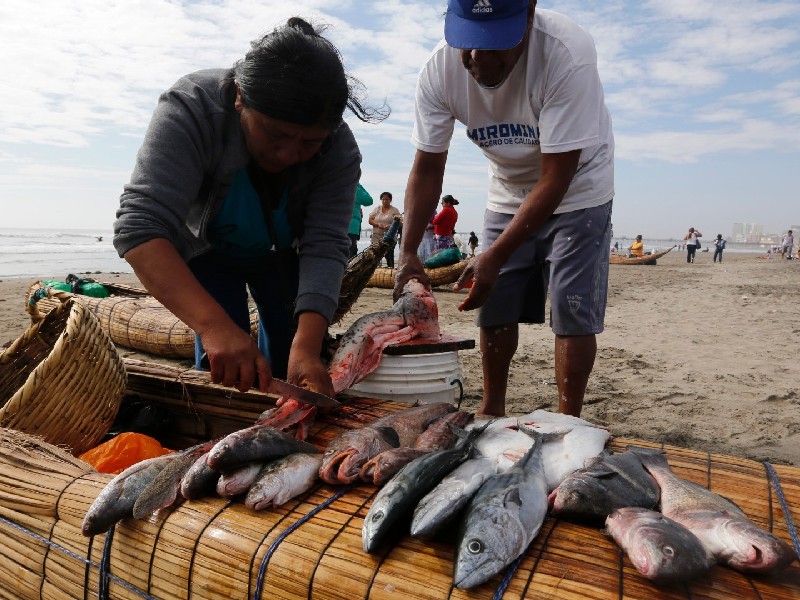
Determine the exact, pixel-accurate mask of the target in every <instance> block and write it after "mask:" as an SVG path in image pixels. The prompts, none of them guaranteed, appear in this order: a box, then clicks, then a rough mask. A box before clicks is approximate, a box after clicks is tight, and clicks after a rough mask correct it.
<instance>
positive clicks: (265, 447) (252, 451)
mask: <svg viewBox="0 0 800 600" xmlns="http://www.w3.org/2000/svg"><path fill="white" fill-rule="evenodd" d="M316 451H317V450H316V448H315V447H314V446H313V445H311V444H309V443H308V442H302V441H300V440H296V439H294V438H293V437H292V436H291V435H289V434H288V433H285V432H283V431H279V430H277V429H273V428H272V427H269V426H265V425H253V426H251V427H247V428H245V429H241V430H239V431H234V432H233V433H231V434H228V435H227V436H225V437H224V438H222V439H221V440H220V441H219V442H217V444H216V445H215V446H214V447H213V448H211V451H210V452H209V453H208V457H207V458H206V462H207V463H208V466H209V467H211V468H212V469H215V470H217V471H220V472H225V471H230V470H232V469H235V468H237V467H240V466H242V465H245V464H247V463H252V462H259V461H260V462H264V461H267V460H269V459H271V458H278V457H281V456H286V455H287V454H292V453H294V452H316Z"/></svg>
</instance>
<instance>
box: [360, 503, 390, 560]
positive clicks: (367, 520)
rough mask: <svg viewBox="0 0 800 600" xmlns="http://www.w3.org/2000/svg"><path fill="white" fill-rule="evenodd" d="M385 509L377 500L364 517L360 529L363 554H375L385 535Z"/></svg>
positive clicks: (383, 504) (385, 506)
mask: <svg viewBox="0 0 800 600" xmlns="http://www.w3.org/2000/svg"><path fill="white" fill-rule="evenodd" d="M387 508H388V506H387V505H386V504H385V503H384V502H381V501H380V500H377V501H376V502H374V503H373V504H372V506H371V507H370V509H369V512H368V513H367V516H366V517H364V524H363V525H362V527H361V544H362V546H363V548H364V552H369V553H372V552H375V551H376V550H377V549H378V548H379V546H380V545H381V542H382V541H383V537H384V535H385V526H384V522H385V521H386V517H387V515H388V510H387Z"/></svg>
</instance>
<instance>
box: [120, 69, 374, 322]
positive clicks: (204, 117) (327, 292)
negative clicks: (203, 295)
mask: <svg viewBox="0 0 800 600" xmlns="http://www.w3.org/2000/svg"><path fill="white" fill-rule="evenodd" d="M232 78H233V71H232V70H230V69H209V70H204V71H198V72H196V73H192V74H190V75H187V76H185V77H182V78H181V79H179V80H178V82H177V83H175V85H173V86H172V87H171V88H170V89H168V90H167V91H166V92H164V93H163V94H161V96H160V98H159V101H158V105H157V106H156V109H155V112H154V114H153V118H152V120H151V121H150V126H149V127H148V129H147V133H146V134H145V137H144V142H143V143H142V147H141V149H140V150H139V153H138V154H137V157H136V165H135V167H134V169H133V173H132V175H131V179H130V182H129V183H128V184H127V185H125V188H124V191H123V193H122V196H121V197H120V206H119V209H118V210H117V220H116V221H115V222H114V247H115V248H116V250H117V252H118V253H119V255H120V256H122V257H124V255H125V253H126V252H127V251H128V250H130V249H131V248H134V247H136V246H138V245H139V244H142V243H144V242H147V241H149V240H152V239H156V238H164V239H167V240H169V241H171V242H172V243H173V244H174V245H175V247H176V248H177V250H178V252H179V253H180V254H181V256H182V257H183V259H184V260H186V261H189V260H190V259H192V258H194V257H196V256H199V255H201V254H203V253H204V252H207V251H209V250H210V249H211V245H210V243H209V242H208V239H207V230H208V227H209V225H210V223H211V221H212V220H213V218H214V216H215V215H216V214H217V212H218V210H219V208H220V207H221V206H222V204H223V202H224V200H225V197H226V195H227V191H228V185H229V183H230V181H231V179H232V178H233V175H234V174H235V173H236V172H237V171H239V170H240V169H242V168H244V167H246V166H247V165H248V163H249V162H250V155H249V153H248V152H247V148H246V145H245V141H244V136H243V135H242V130H241V126H240V123H239V114H238V113H237V112H236V110H235V109H234V107H233V95H232V93H231V87H230V85H228V86H226V83H228V84H232ZM360 174H361V153H360V152H359V149H358V145H357V144H356V141H355V138H354V137H353V134H352V132H351V131H350V128H349V127H348V126H347V124H345V123H342V125H341V126H340V127H339V128H338V129H337V130H336V131H334V132H333V133H332V134H331V135H330V137H329V138H328V139H327V140H326V141H325V143H324V144H323V147H322V148H321V150H320V152H319V153H318V154H317V155H316V156H314V157H313V158H312V159H311V160H309V161H308V162H305V163H302V164H300V165H296V166H295V167H292V169H291V170H290V173H289V181H290V183H289V202H288V207H287V212H288V217H289V222H290V223H291V225H292V229H293V231H294V234H295V236H296V240H295V244H296V246H297V250H298V253H299V257H300V282H299V288H298V293H297V299H296V308H295V315H299V314H300V313H301V312H304V311H312V312H317V313H319V314H321V315H323V316H325V317H326V318H327V319H328V322H330V320H331V319H332V318H333V314H334V312H335V310H336V306H337V303H338V297H339V288H340V286H341V281H342V275H343V273H344V269H345V266H346V264H347V257H348V250H349V247H350V240H349V238H348V237H347V229H348V226H349V224H350V217H351V216H352V214H353V203H354V199H355V191H356V185H357V183H358V179H359V177H360ZM232 260H235V259H232Z"/></svg>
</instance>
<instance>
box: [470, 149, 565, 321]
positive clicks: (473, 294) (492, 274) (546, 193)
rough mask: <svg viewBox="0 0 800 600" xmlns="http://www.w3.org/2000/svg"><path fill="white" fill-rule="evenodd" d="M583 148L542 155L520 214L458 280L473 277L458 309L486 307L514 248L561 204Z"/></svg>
mask: <svg viewBox="0 0 800 600" xmlns="http://www.w3.org/2000/svg"><path fill="white" fill-rule="evenodd" d="M580 155H581V151H580V150H573V151H571V152H560V153H556V154H542V174H541V177H540V178H539V181H538V182H537V183H536V185H534V186H533V189H531V191H530V192H528V195H527V196H525V199H524V200H523V201H522V205H521V206H520V207H519V210H518V211H517V214H515V215H514V218H513V219H511V223H509V225H508V227H507V228H506V230H505V231H504V232H503V233H501V234H500V236H499V237H498V238H497V240H495V242H494V244H492V245H491V247H489V248H488V249H486V250H484V251H483V253H482V254H480V255H478V256H476V257H475V258H474V259H472V261H471V262H470V264H469V265H468V266H467V268H466V269H465V270H464V273H463V274H462V275H461V277H460V278H459V280H458V284H457V285H456V289H459V288H460V287H461V286H462V285H463V284H464V283H465V282H467V281H468V280H469V279H470V278H473V279H474V281H473V284H472V288H471V289H470V291H469V294H467V297H466V298H465V299H464V301H463V302H462V303H461V304H460V305H459V307H458V309H459V310H472V309H475V308H478V307H480V306H483V304H484V303H485V302H486V299H487V298H488V297H489V293H490V292H491V291H492V288H494V285H495V283H496V282H497V276H498V274H499V272H500V268H501V267H502V266H503V265H504V264H505V263H506V261H507V260H508V259H509V258H510V257H511V255H512V254H513V253H514V251H515V250H516V249H517V248H519V247H520V246H521V245H522V243H523V242H524V241H525V240H526V239H528V237H530V235H531V233H533V231H535V230H536V229H538V228H539V227H541V226H542V225H543V224H544V223H545V221H547V219H549V218H550V217H551V216H552V214H553V212H554V211H555V210H556V208H558V205H559V204H561V201H562V200H563V199H564V195H565V194H566V193H567V190H568V189H569V186H570V184H571V183H572V178H573V177H574V176H575V171H576V170H577V168H578V161H579V159H580Z"/></svg>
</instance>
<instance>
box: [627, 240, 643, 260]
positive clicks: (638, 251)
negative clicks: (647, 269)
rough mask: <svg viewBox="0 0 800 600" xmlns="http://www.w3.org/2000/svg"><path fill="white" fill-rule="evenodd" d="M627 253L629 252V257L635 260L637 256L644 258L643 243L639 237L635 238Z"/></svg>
mask: <svg viewBox="0 0 800 600" xmlns="http://www.w3.org/2000/svg"><path fill="white" fill-rule="evenodd" d="M628 251H629V252H630V254H629V256H630V257H631V258H635V257H637V256H644V242H642V236H641V235H637V236H636V241H634V242H633V243H632V244H631V245H630V247H629V248H628Z"/></svg>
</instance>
